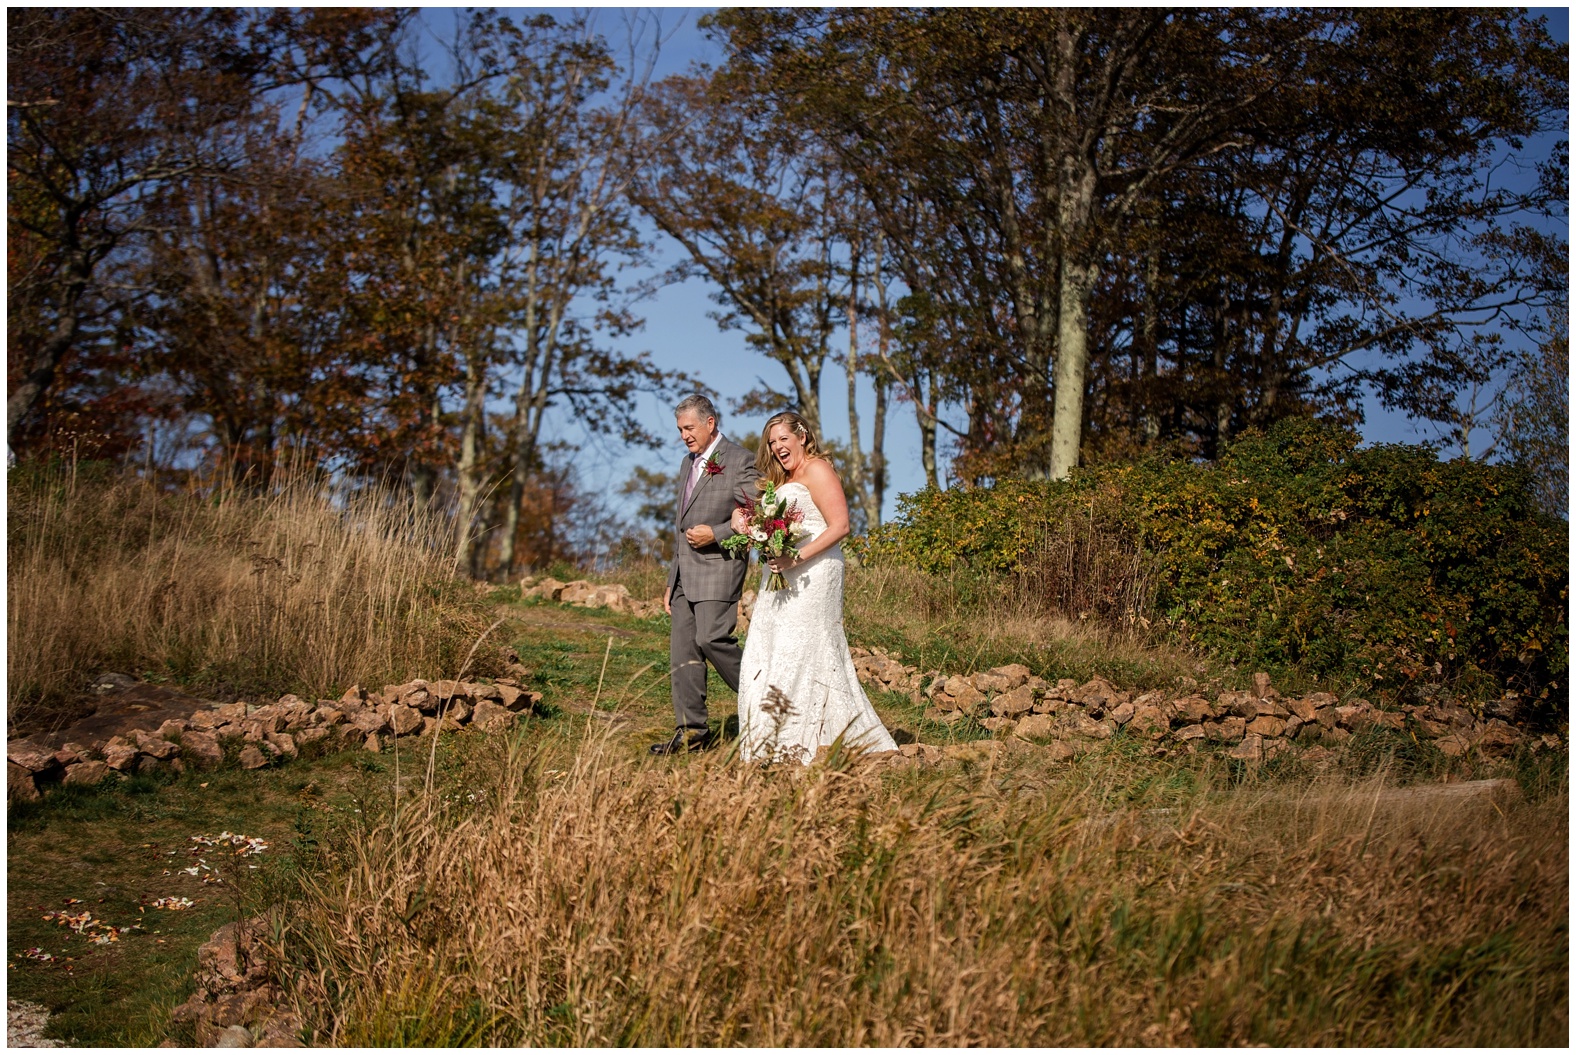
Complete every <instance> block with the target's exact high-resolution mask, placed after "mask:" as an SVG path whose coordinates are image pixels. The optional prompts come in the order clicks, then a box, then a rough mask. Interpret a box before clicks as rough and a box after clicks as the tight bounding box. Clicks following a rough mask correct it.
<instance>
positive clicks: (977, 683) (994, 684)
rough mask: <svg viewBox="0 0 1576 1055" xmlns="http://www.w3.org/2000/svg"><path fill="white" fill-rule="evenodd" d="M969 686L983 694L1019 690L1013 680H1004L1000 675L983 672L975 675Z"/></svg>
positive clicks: (970, 679)
mask: <svg viewBox="0 0 1576 1055" xmlns="http://www.w3.org/2000/svg"><path fill="white" fill-rule="evenodd" d="M969 684H971V685H973V686H974V687H975V688H976V689H978V690H979V691H981V692H989V693H997V692H1009V691H1011V690H1012V689H1015V688H1017V685H1015V684H1014V683H1013V681H1012V679H1011V678H1004V677H1002V676H1001V675H1000V674H992V673H991V672H989V671H981V672H980V673H978V674H975V675H974V676H973V677H971V678H969Z"/></svg>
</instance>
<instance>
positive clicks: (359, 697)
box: [339, 685, 367, 707]
mask: <svg viewBox="0 0 1576 1055" xmlns="http://www.w3.org/2000/svg"><path fill="white" fill-rule="evenodd" d="M339 702H340V703H343V704H345V705H346V706H347V707H360V706H361V705H362V704H364V703H366V702H367V690H366V689H363V688H362V687H361V686H360V685H352V686H351V687H350V688H348V689H346V690H345V694H344V695H343V696H341V697H340V698H339Z"/></svg>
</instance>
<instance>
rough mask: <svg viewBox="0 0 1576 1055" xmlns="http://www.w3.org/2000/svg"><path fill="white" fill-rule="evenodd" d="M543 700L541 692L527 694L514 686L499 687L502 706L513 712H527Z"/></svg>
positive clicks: (499, 698)
mask: <svg viewBox="0 0 1576 1055" xmlns="http://www.w3.org/2000/svg"><path fill="white" fill-rule="evenodd" d="M541 700H542V694H541V693H539V692H527V691H525V690H524V689H519V688H516V687H514V686H513V685H500V686H498V700H497V702H498V703H499V705H500V706H503V707H505V708H507V709H509V710H511V711H527V710H530V709H531V708H533V707H535V706H536V705H537V704H538V703H540V702H541Z"/></svg>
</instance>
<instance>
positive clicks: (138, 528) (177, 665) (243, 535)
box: [7, 467, 487, 722]
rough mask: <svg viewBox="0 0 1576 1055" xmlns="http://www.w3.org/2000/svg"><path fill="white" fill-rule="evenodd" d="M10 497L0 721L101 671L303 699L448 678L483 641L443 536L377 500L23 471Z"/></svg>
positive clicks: (310, 487) (387, 496) (29, 711)
mask: <svg viewBox="0 0 1576 1055" xmlns="http://www.w3.org/2000/svg"><path fill="white" fill-rule="evenodd" d="M8 498H9V506H10V508H9V517H8V523H7V539H8V543H9V559H8V569H7V577H8V585H9V604H8V610H7V628H8V631H9V646H10V647H9V649H8V653H7V672H8V675H9V678H10V699H9V701H8V703H9V708H10V709H9V713H10V716H11V719H12V721H13V722H16V721H19V720H22V721H27V720H40V719H42V718H44V717H46V716H47V714H48V713H49V712H50V711H51V709H58V708H60V707H63V706H69V702H70V700H71V698H72V697H73V696H74V695H76V694H79V693H80V692H81V690H82V689H83V688H84V686H85V684H86V682H87V679H89V678H91V677H92V676H94V675H95V674H97V673H99V672H100V671H102V670H104V669H106V668H107V669H118V670H124V671H127V672H128V673H133V674H145V673H152V674H154V675H158V676H168V677H170V678H172V679H174V680H176V681H178V682H180V683H183V684H186V685H188V686H191V687H194V688H197V689H201V690H204V691H209V692H217V693H225V692H230V693H253V692H256V693H263V692H273V693H280V692H284V691H296V692H300V693H301V694H303V695H316V696H321V695H324V694H327V693H330V692H334V691H335V690H336V689H339V688H342V687H343V686H345V685H347V684H349V683H350V682H352V681H356V680H361V681H368V682H374V683H379V684H381V683H382V681H383V680H402V679H403V678H405V677H409V676H415V675H423V676H437V675H441V674H448V675H452V674H454V673H455V671H456V668H457V666H458V664H459V661H460V660H461V659H462V658H463V656H464V654H465V650H466V649H467V648H468V647H469V646H470V643H471V641H472V640H474V638H475V637H476V635H477V634H478V633H480V631H481V630H482V629H483V628H485V627H486V625H487V620H486V614H485V612H484V610H483V605H482V603H481V602H480V601H479V600H478V598H477V596H476V593H475V591H474V590H473V589H472V588H471V587H470V586H469V585H467V584H464V583H461V582H458V581H456V580H457V579H458V576H457V574H456V573H455V569H454V567H453V565H452V561H450V560H448V559H447V558H446V557H445V556H443V555H444V554H449V553H452V552H453V550H454V547H453V545H452V544H450V541H449V540H448V539H447V538H446V537H444V532H445V531H447V530H449V529H448V528H446V527H445V525H444V523H443V522H442V521H438V520H434V519H433V518H429V517H425V516H422V515H418V514H417V513H416V511H415V510H414V509H413V508H412V506H411V504H410V502H409V500H408V498H402V497H401V496H399V495H396V494H394V493H392V492H390V491H389V490H386V489H381V488H370V489H366V490H362V491H359V492H348V491H344V490H335V489H332V488H330V487H328V486H327V485H325V484H323V483H321V482H319V481H315V480H313V479H311V478H309V477H307V476H304V475H295V476H291V477H288V478H285V479H282V480H280V481H279V482H278V483H277V484H276V485H275V486H273V487H272V488H270V489H269V490H268V492H267V493H266V494H262V495H254V494H250V493H247V492H244V491H240V490H233V489H232V490H216V491H214V492H212V493H208V494H190V493H188V494H170V493H167V492H161V491H159V490H157V489H155V488H154V487H152V486H150V485H149V484H147V483H145V482H143V481H142V480H140V479H137V478H133V477H115V478H107V479H106V478H103V477H96V478H94V479H93V480H91V481H89V480H87V479H85V478H81V477H79V476H78V475H77V473H76V472H75V471H73V470H72V469H70V468H67V469H63V470H59V471H44V470H38V469H35V468H32V467H23V468H15V469H13V470H11V473H10V477H9V481H8Z"/></svg>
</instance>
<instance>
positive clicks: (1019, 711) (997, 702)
mask: <svg viewBox="0 0 1576 1055" xmlns="http://www.w3.org/2000/svg"><path fill="white" fill-rule="evenodd" d="M1032 710H1034V693H1033V692H1032V691H1031V690H1030V689H1029V687H1028V686H1027V685H1021V686H1019V687H1018V688H1015V689H1011V690H1009V691H1007V692H1004V693H1002V694H1001V695H1000V696H997V697H996V698H995V699H993V700H991V703H990V711H991V713H992V714H994V715H997V716H998V717H1002V718H1019V717H1022V716H1023V715H1025V714H1028V713H1029V712H1030V711H1032Z"/></svg>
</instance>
